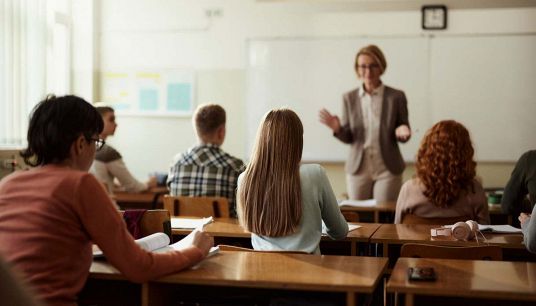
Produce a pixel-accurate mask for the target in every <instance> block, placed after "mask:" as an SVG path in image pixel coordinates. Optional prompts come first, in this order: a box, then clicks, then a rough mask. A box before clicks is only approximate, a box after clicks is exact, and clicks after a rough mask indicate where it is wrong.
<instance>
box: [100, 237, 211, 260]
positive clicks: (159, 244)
mask: <svg viewBox="0 0 536 306" xmlns="http://www.w3.org/2000/svg"><path fill="white" fill-rule="evenodd" d="M136 243H137V244H138V245H139V246H140V247H141V248H142V249H144V250H146V251H149V252H155V253H162V252H169V251H177V250H180V249H182V248H184V245H185V244H188V243H190V242H189V241H188V240H187V239H181V240H180V241H178V242H176V243H174V244H169V243H170V240H169V237H168V235H166V234H164V233H155V234H152V235H149V236H147V237H143V238H140V239H137V240H136ZM218 252H219V248H218V247H217V246H215V247H212V248H211V249H210V251H209V253H208V255H207V257H208V256H212V255H214V254H216V253H218ZM103 256H104V255H103V253H102V251H101V250H100V249H98V247H96V246H95V245H94V246H93V258H98V257H103Z"/></svg>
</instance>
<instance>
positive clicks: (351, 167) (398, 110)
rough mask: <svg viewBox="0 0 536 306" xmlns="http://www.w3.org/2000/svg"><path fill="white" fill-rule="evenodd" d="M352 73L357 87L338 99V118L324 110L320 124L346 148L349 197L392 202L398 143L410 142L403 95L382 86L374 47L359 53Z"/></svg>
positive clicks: (382, 64) (400, 167)
mask: <svg viewBox="0 0 536 306" xmlns="http://www.w3.org/2000/svg"><path fill="white" fill-rule="evenodd" d="M354 68H355V71H356V73H357V77H358V79H360V80H361V81H362V83H361V84H360V86H359V87H358V88H356V89H354V90H352V91H350V92H348V93H346V94H345V95H344V96H343V103H342V116H341V118H339V117H338V116H337V115H334V114H331V113H330V112H329V111H328V110H327V109H325V108H324V109H322V110H320V113H319V117H320V122H321V123H323V124H325V125H326V126H327V127H329V128H330V129H331V130H332V131H333V136H335V137H336V138H338V139H339V140H340V141H342V142H344V143H347V144H350V146H351V147H350V153H349V156H348V159H347V160H346V165H345V171H346V184H347V190H348V196H349V198H350V199H354V200H364V199H371V198H374V199H376V200H378V201H396V199H397V196H398V192H399V191H400V187H401V185H402V172H403V171H404V168H405V163H404V160H403V159H402V154H400V149H399V148H398V142H402V143H404V142H406V141H408V140H409V139H410V137H411V129H410V127H409V121H408V108H407V100H406V96H405V94H404V92H403V91H400V90H398V89H395V88H392V87H389V86H386V85H384V84H383V83H382V80H381V76H382V75H383V73H384V72H385V69H386V68H387V62H386V60H385V56H384V55H383V52H382V51H381V50H380V48H378V47H377V46H375V45H369V46H366V47H364V48H362V49H361V50H359V52H358V53H357V55H356V59H355V66H354Z"/></svg>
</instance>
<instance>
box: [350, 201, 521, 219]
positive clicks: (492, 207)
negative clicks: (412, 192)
mask: <svg viewBox="0 0 536 306" xmlns="http://www.w3.org/2000/svg"><path fill="white" fill-rule="evenodd" d="M488 208H489V214H490V219H491V224H512V216H510V215H508V214H505V213H503V211H502V208H501V205H500V204H489V205H488ZM341 211H342V212H357V213H360V212H361V213H363V212H366V213H372V214H374V223H381V222H380V214H382V213H390V214H392V215H393V216H394V214H395V212H396V202H393V201H390V202H380V203H378V204H376V205H374V206H368V207H355V206H341Z"/></svg>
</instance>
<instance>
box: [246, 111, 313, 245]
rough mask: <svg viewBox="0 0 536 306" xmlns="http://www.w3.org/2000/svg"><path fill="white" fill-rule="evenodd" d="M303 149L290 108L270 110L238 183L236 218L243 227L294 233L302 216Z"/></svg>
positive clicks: (260, 231) (300, 131) (270, 233)
mask: <svg viewBox="0 0 536 306" xmlns="http://www.w3.org/2000/svg"><path fill="white" fill-rule="evenodd" d="M302 150H303V125H302V123H301V121H300V118H299V117H298V115H296V113H295V112H293V111H292V110H290V109H275V110H271V111H269V112H268V113H267V114H266V115H265V116H264V119H263V120H262V122H261V124H260V126H259V129H258V131H257V139H256V141H255V146H254V149H253V153H252V156H251V162H250V163H249V165H248V166H247V168H246V171H245V172H244V176H243V177H242V180H241V182H240V184H239V186H238V192H237V193H238V196H237V205H238V218H239V221H240V224H241V225H242V226H243V227H244V228H245V229H246V230H248V231H250V232H252V233H255V234H258V235H263V236H268V237H281V236H287V235H290V234H292V233H295V232H296V230H297V229H298V226H299V224H300V219H301V216H302V200H301V199H302V194H301V184H300V161H301V156H302Z"/></svg>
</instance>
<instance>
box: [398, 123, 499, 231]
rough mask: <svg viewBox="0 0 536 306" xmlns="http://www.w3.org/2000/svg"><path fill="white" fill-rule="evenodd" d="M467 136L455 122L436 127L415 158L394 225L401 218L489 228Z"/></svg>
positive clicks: (486, 207)
mask: <svg viewBox="0 0 536 306" xmlns="http://www.w3.org/2000/svg"><path fill="white" fill-rule="evenodd" d="M473 155H474V150H473V145H472V144H471V138H470V137H469V132H468V131H467V129H466V128H465V127H464V126H463V125H462V124H460V123H458V122H456V121H454V120H445V121H440V122H438V123H436V124H435V125H434V126H433V127H432V128H431V129H430V130H429V131H428V132H427V134H426V135H425V137H424V139H423V140H422V142H421V146H420V148H419V152H418V154H417V162H416V164H415V168H416V171H417V174H416V177H415V178H413V179H411V180H410V181H407V182H406V183H405V184H404V185H403V186H402V189H401V190H400V195H399V196H398V201H397V203H396V214H395V223H401V222H402V219H403V218H404V215H406V214H413V215H416V216H418V217H421V218H453V217H463V216H467V217H468V218H470V219H472V220H475V221H477V222H478V223H480V224H489V223H490V220H489V212H488V201H487V199H486V195H485V193H484V189H483V188H482V185H481V184H480V183H479V182H478V181H476V180H475V176H476V171H475V168H476V163H475V161H474V160H473Z"/></svg>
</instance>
